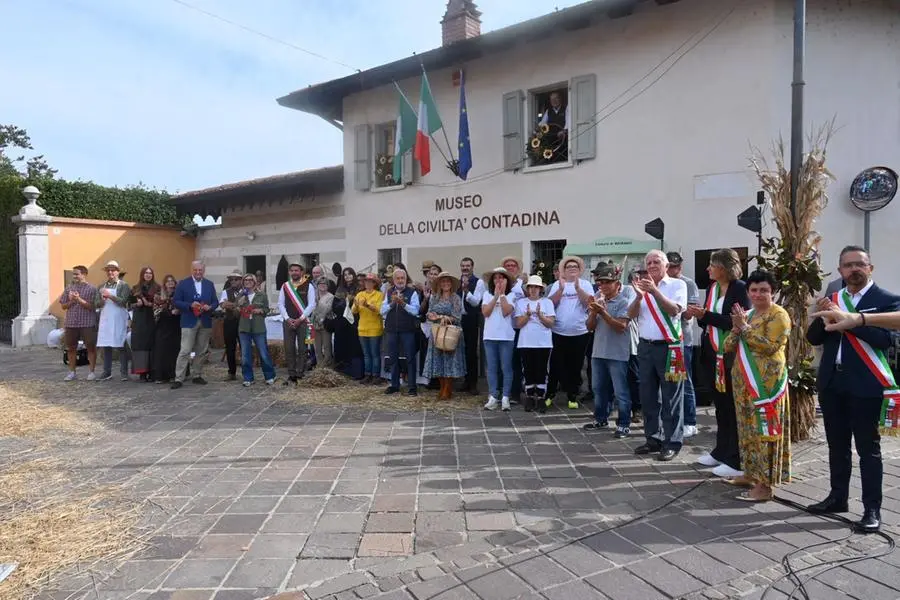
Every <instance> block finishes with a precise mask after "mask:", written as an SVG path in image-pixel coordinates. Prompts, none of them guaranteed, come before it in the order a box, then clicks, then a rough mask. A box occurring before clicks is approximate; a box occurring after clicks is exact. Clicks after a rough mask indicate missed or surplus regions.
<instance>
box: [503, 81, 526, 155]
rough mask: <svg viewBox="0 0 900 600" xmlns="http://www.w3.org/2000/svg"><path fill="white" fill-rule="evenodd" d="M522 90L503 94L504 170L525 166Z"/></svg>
mask: <svg viewBox="0 0 900 600" xmlns="http://www.w3.org/2000/svg"><path fill="white" fill-rule="evenodd" d="M524 98H525V97H524V95H523V93H522V90H516V91H514V92H509V93H508V94H503V169H504V170H506V171H515V170H516V169H519V168H521V167H523V166H524V159H525V137H524V135H523V132H522V128H523V126H524V125H523V123H522V103H523V102H524Z"/></svg>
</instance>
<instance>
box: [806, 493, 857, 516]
mask: <svg viewBox="0 0 900 600" xmlns="http://www.w3.org/2000/svg"><path fill="white" fill-rule="evenodd" d="M806 510H808V511H809V512H811V513H813V514H814V515H824V514H831V513H845V512H847V510H848V507H847V501H846V500H840V499H838V498H836V497H834V496H831V495H829V496H828V497H827V498H825V499H824V500H822V501H821V502H816V503H815V504H810V505H809V506H807V507H806Z"/></svg>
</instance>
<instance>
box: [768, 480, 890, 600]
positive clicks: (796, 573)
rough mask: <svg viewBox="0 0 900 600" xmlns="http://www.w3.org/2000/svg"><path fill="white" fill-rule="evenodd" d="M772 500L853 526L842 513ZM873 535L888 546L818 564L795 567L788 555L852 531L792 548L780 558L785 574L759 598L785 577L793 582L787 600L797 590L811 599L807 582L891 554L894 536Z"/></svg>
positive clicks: (823, 544) (827, 542) (879, 532)
mask: <svg viewBox="0 0 900 600" xmlns="http://www.w3.org/2000/svg"><path fill="white" fill-rule="evenodd" d="M774 500H775V502H778V503H779V504H781V505H783V506H787V507H788V508H793V509H794V510H798V511H801V512H804V513H806V514H810V515H815V516H817V517H820V518H822V519H826V520H830V521H836V522H838V523H842V524H844V525H847V526H849V527H850V528H851V529H852V528H853V526H854V524H853V521H851V520H850V519H848V518H847V517H844V516H842V515H837V514H819V513H814V512H812V511H810V510H809V508H807V507H806V506H803V505H802V504H799V503H797V502H794V501H793V500H787V499H786V498H779V497H777V496H776V497H775V498H774ZM875 535H877V536H878V537H880V538H882V539H884V540H885V542H887V545H888V546H887V548H886V549H885V550H882V551H880V552H878V553H875V554H867V555H865V556H854V557H848V558H838V559H834V560H828V561H825V562H822V563H820V564H818V565H811V566H808V567H803V568H801V569H795V568H794V567H793V565H791V561H790V557H792V556H794V555H796V554H799V553H800V552H806V551H809V550H810V549H812V548H816V547H819V546H825V545H828V544H837V543H840V542H843V541H845V540H848V539H850V538H851V537H852V536H853V533H852V531H851V533H850V534H849V535H847V536H845V537H843V538H840V539H837V540H826V541H824V542H819V543H816V544H809V545H807V546H804V547H802V548H797V549H796V550H792V551H791V552H789V553H787V554H785V555H784V556H783V557H782V558H781V565H782V567H784V569H785V574H784V575H782V576H781V577H779V578H778V579H776V580H774V581H773V582H771V583H770V584H769V585H768V586H766V588H765V590H764V591H763V594H762V597H761V598H760V600H766V597H767V596H768V595H769V594H770V593H771V592H772V590H774V589H775V586H776V585H777V584H779V583H781V582H782V581H784V580H785V579H788V580H790V581H791V582H793V583H794V587H793V589H792V590H791V593H790V595H789V596H788V600H795V598H796V597H797V592H800V594H801V596H802V597H803V598H804V600H811V599H810V595H809V592H808V591H807V589H806V584H807V583H809V582H811V581H814V580H816V579H818V578H819V577H820V576H822V575H824V574H825V573H827V572H829V571H832V570H834V569H837V568H840V567H843V566H845V565H848V564H852V563H857V562H862V561H865V560H875V559H878V558H882V557H884V556H887V555H888V554H891V553H892V552H893V551H894V549H895V547H896V542H895V541H894V538H893V537H891V536H890V534H887V533H885V532H883V531H878V532H876V533H875ZM821 567H825V568H823V569H822V570H821V571H818V572H816V573H815V574H813V575H810V576H809V577H807V578H805V579H802V580H801V579H800V574H801V573H805V572H807V571H810V570H812V569H818V568H821Z"/></svg>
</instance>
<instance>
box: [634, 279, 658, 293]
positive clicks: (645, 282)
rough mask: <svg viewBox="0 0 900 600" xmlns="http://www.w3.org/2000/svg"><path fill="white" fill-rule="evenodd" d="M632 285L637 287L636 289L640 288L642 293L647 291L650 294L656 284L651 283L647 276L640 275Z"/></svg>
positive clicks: (651, 280)
mask: <svg viewBox="0 0 900 600" xmlns="http://www.w3.org/2000/svg"><path fill="white" fill-rule="evenodd" d="M634 287H635V288H637V289H638V290H640V292H641V293H642V295H643V294H648V293H649V294H652V293H653V292H655V291H656V284H655V283H653V279H651V278H650V277H649V276H648V277H641V278H640V279H638V280H637V281H636V282H635V284H634Z"/></svg>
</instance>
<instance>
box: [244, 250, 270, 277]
mask: <svg viewBox="0 0 900 600" xmlns="http://www.w3.org/2000/svg"><path fill="white" fill-rule="evenodd" d="M244 273H253V274H254V275H256V279H257V280H259V278H260V275H262V278H263V279H265V278H266V257H265V256H264V255H258V256H245V257H244Z"/></svg>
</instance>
